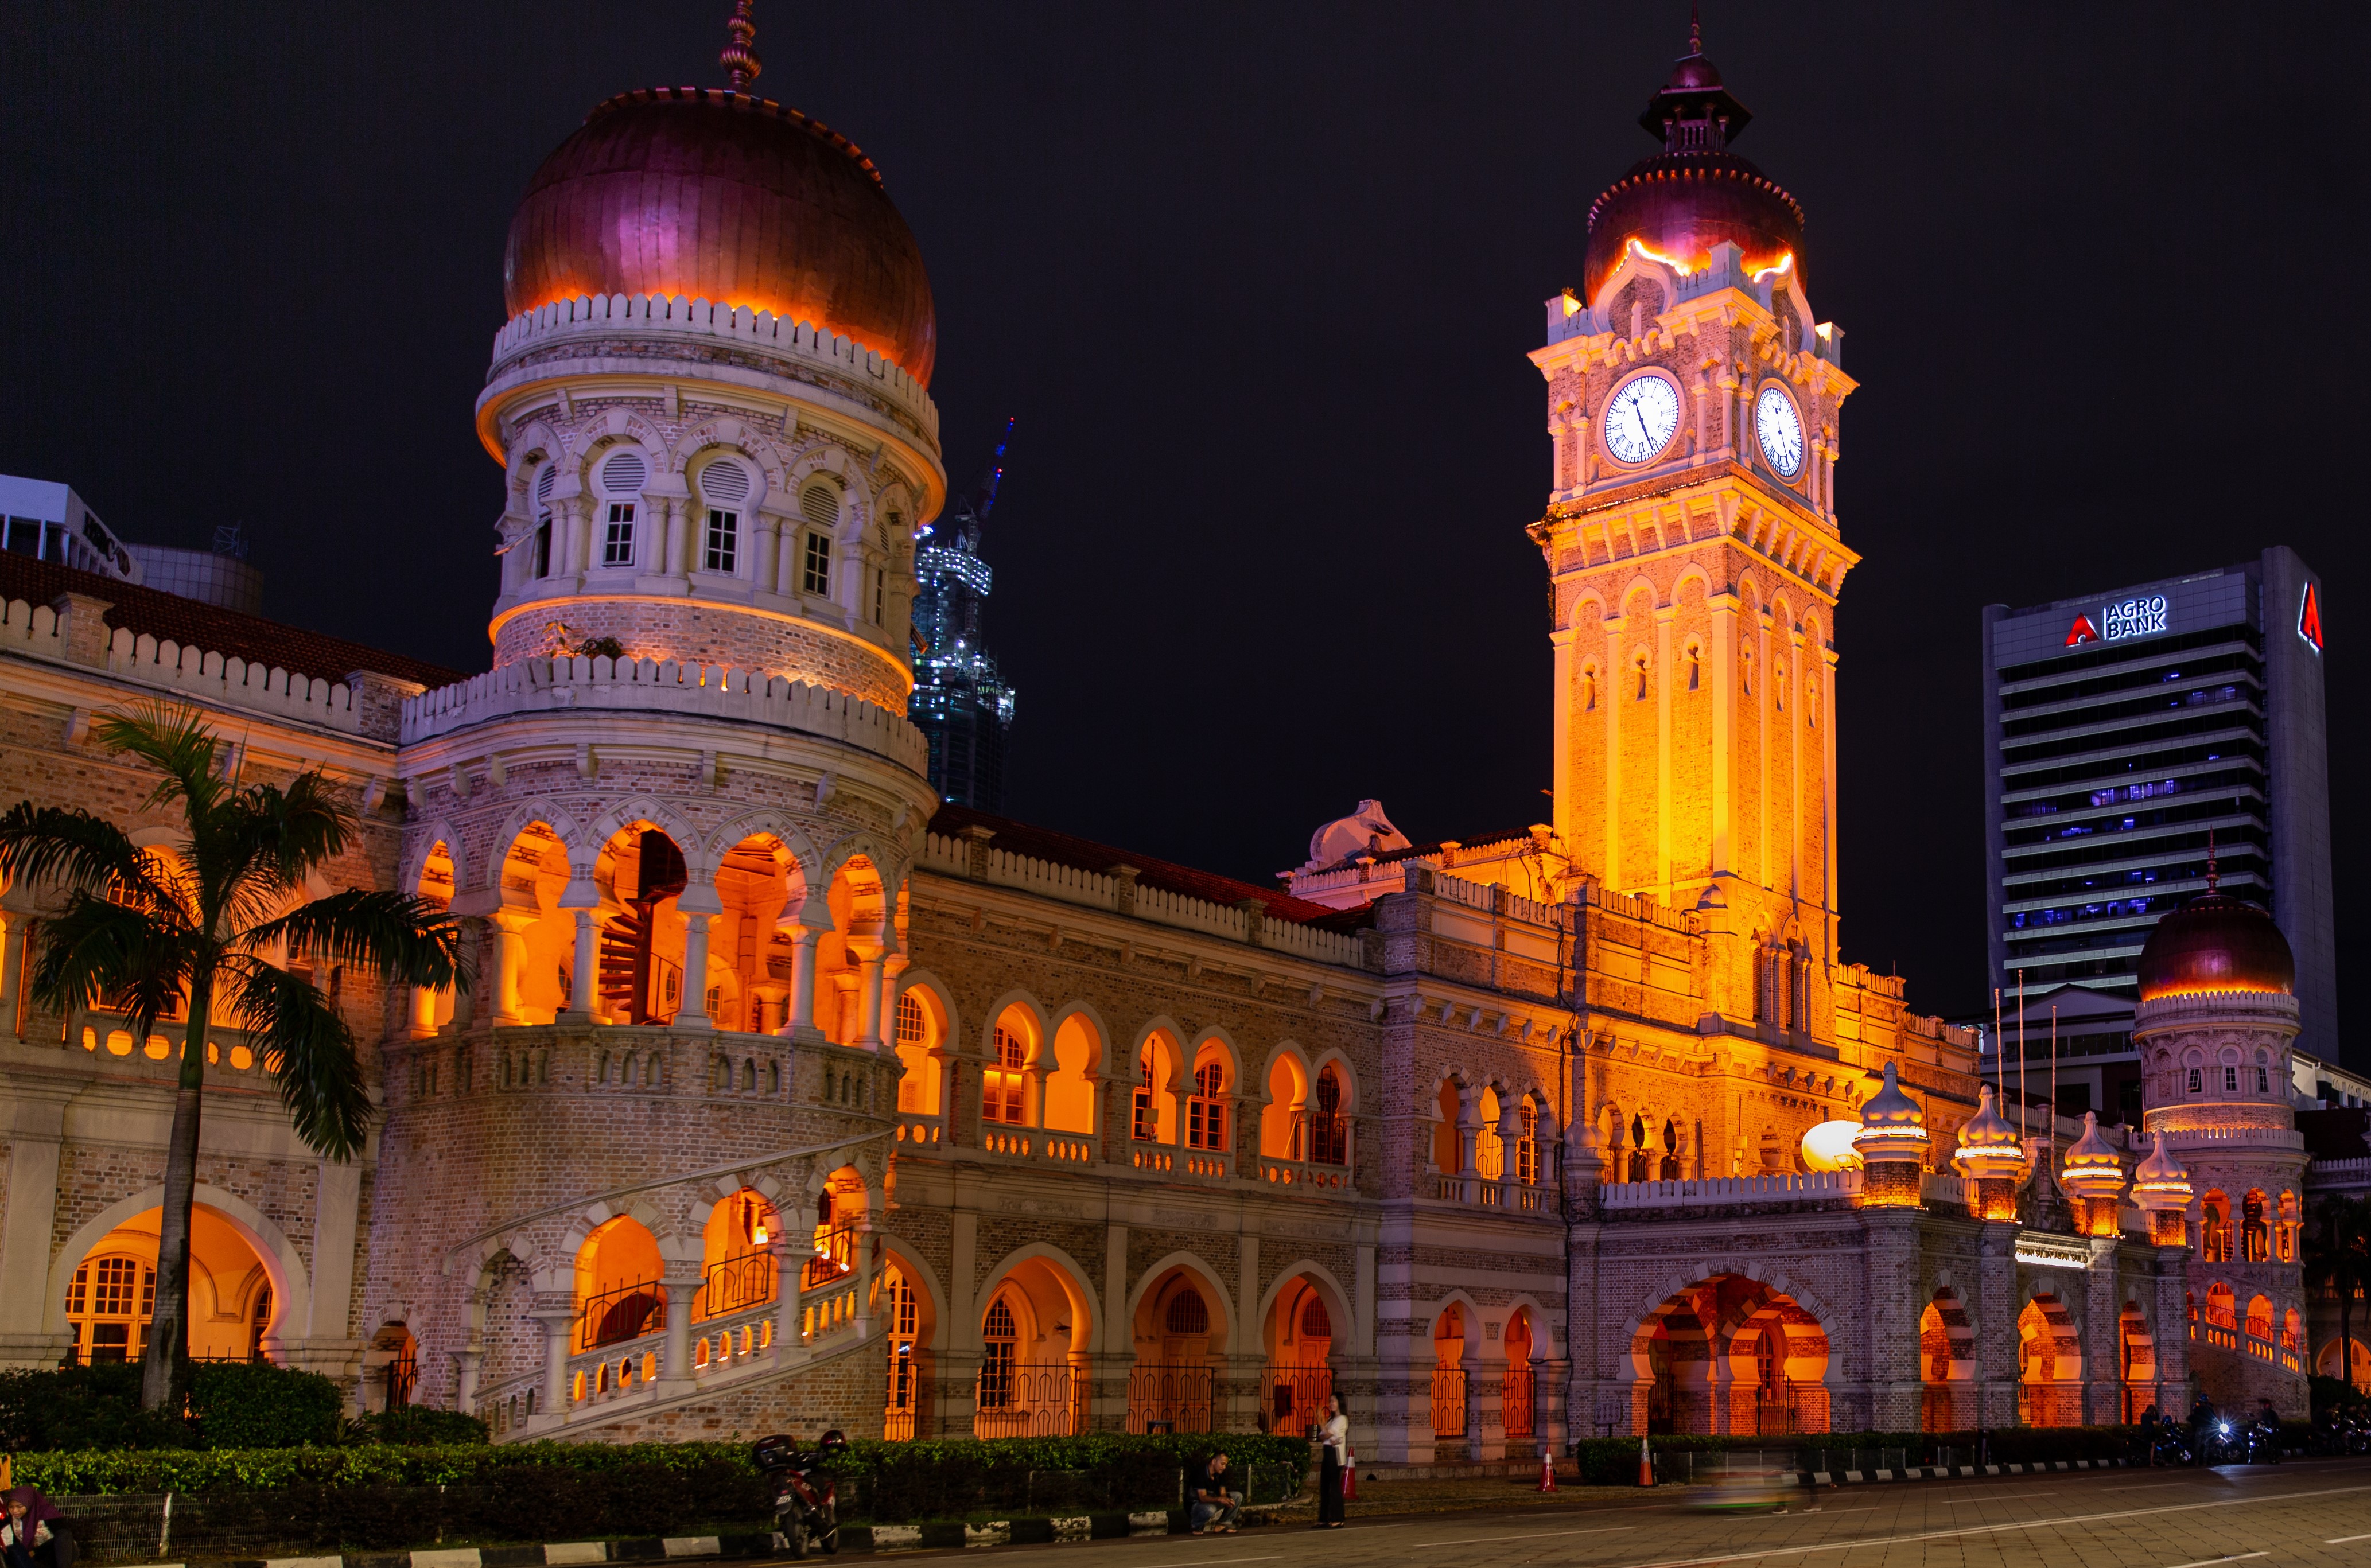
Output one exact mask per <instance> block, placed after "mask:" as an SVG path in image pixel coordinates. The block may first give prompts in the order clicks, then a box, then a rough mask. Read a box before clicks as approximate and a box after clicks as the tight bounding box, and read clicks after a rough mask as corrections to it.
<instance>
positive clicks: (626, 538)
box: [601, 451, 650, 566]
mask: <svg viewBox="0 0 2371 1568" xmlns="http://www.w3.org/2000/svg"><path fill="white" fill-rule="evenodd" d="M649 472H650V468H649V465H647V464H646V463H644V462H643V461H642V454H641V453H639V452H634V451H624V452H613V453H611V454H610V455H608V456H607V457H606V458H604V459H603V460H602V463H601V494H602V496H603V497H604V498H605V499H606V500H607V502H608V513H607V518H606V519H605V520H604V522H603V525H602V535H601V564H602V565H603V566H631V565H633V564H634V507H635V505H636V503H637V502H638V501H639V500H640V498H641V496H642V480H643V478H644V477H645V476H646V475H647V474H648V473H649Z"/></svg>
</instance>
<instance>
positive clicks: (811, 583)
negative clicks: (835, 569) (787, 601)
mask: <svg viewBox="0 0 2371 1568" xmlns="http://www.w3.org/2000/svg"><path fill="white" fill-rule="evenodd" d="M804 587H805V589H806V591H807V592H808V593H810V594H824V595H826V596H827V597H828V596H829V594H830V593H831V536H830V535H829V534H809V535H808V536H807V566H806V576H805V582H804Z"/></svg>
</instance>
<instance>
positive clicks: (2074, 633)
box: [2066, 589, 2319, 648]
mask: <svg viewBox="0 0 2371 1568" xmlns="http://www.w3.org/2000/svg"><path fill="white" fill-rule="evenodd" d="M2307 592H2308V593H2310V592H2311V590H2310V589H2308V590H2307ZM2097 641H2099V628H2098V627H2096V626H2093V625H2092V624H2091V617H2089V616H2076V617H2075V624H2074V625H2073V626H2070V627H2068V628H2066V646H2067V647H2069V648H2080V647H2082V646H2083V644H2085V643H2087V642H2097ZM2316 646H2319V644H2317V645H2316Z"/></svg>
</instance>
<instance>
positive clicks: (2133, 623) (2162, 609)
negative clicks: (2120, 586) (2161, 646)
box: [2066, 594, 2172, 648]
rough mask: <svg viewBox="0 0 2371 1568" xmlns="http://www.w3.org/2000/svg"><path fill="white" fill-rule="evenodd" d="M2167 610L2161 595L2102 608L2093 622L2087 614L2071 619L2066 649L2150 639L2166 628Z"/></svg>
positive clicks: (2134, 599)
mask: <svg viewBox="0 0 2371 1568" xmlns="http://www.w3.org/2000/svg"><path fill="white" fill-rule="evenodd" d="M2171 611H2172V605H2171V604H2170V602H2169V601H2168V600H2167V598H2166V596H2165V595H2164V594H2139V595H2137V596H2135V597H2134V598H2130V599H2125V600H2122V601H2120V602H2119V603H2116V604H2112V605H2100V606H2099V619H2097V620H2093V619H2092V618H2091V617H2089V616H2088V615H2077V616H2076V617H2075V624H2074V625H2072V626H2070V627H2068V628H2066V646H2067V647H2069V648H2079V647H2081V646H2082V645H2083V644H2084V643H2086V642H2122V641H2125V640H2128V639H2130V638H2134V637H2151V636H2154V635H2156V634H2157V633H2158V632H2160V631H2163V630H2164V629H2165V628H2166V624H2167V617H2168V616H2169V614H2170V613H2171Z"/></svg>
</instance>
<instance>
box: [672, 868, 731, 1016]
mask: <svg viewBox="0 0 2371 1568" xmlns="http://www.w3.org/2000/svg"><path fill="white" fill-rule="evenodd" d="M675 907H676V912H677V914H679V915H681V916H682V917H684V920H685V922H686V924H685V926H684V932H683V1010H682V1011H680V1012H678V1013H677V1014H676V1015H675V1027H676V1028H677V1029H714V1028H715V1027H716V1022H715V1020H713V1019H711V1018H710V1017H709V1016H708V928H709V927H710V926H711V924H712V923H713V922H714V921H715V919H716V917H718V916H720V915H722V914H723V913H724V904H723V900H721V899H719V898H718V897H717V896H716V887H715V884H714V883H712V882H695V883H693V884H692V885H691V886H689V887H687V888H685V889H684V890H683V893H682V894H680V895H679V896H678V897H677V899H676V901H675Z"/></svg>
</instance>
